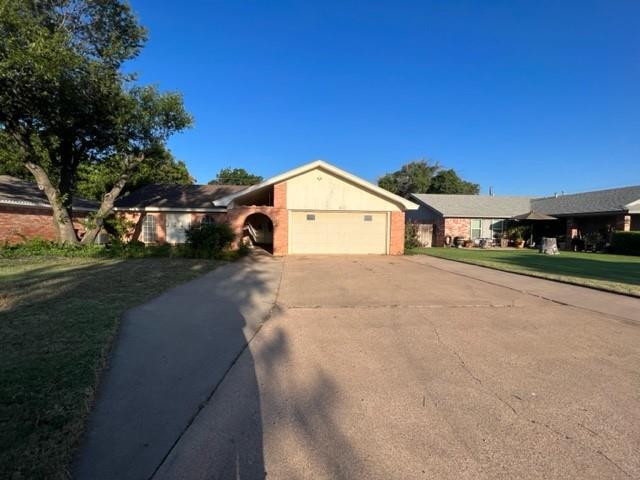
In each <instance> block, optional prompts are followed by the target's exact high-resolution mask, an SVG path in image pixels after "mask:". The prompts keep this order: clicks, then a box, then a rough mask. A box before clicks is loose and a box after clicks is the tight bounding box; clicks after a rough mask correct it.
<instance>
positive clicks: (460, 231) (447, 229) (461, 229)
mask: <svg viewBox="0 0 640 480" xmlns="http://www.w3.org/2000/svg"><path fill="white" fill-rule="evenodd" d="M447 235H449V236H450V237H451V239H452V240H453V238H455V237H464V238H471V219H470V218H445V219H444V236H447Z"/></svg>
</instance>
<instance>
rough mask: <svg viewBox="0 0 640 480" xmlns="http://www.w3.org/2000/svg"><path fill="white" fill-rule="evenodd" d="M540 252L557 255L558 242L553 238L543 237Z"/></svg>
mask: <svg viewBox="0 0 640 480" xmlns="http://www.w3.org/2000/svg"><path fill="white" fill-rule="evenodd" d="M540 253H546V254H547V255H558V253H559V252H558V244H557V243H556V239H555V238H547V237H544V238H543V239H542V243H541V244H540Z"/></svg>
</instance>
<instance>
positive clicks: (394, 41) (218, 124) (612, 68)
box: [128, 0, 640, 194]
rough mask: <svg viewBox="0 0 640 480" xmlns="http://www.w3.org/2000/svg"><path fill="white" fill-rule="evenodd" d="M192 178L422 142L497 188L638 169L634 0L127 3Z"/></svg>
mask: <svg viewBox="0 0 640 480" xmlns="http://www.w3.org/2000/svg"><path fill="white" fill-rule="evenodd" d="M131 5H132V7H133V9H134V10H135V11H136V13H137V14H138V16H139V18H140V21H141V22H142V23H143V25H145V26H146V27H147V28H148V29H149V42H148V43H147V45H146V48H145V49H144V51H143V53H142V54H141V55H140V57H139V58H137V59H136V60H135V61H133V62H132V63H131V64H130V65H129V66H128V68H129V69H132V70H136V71H138V72H139V74H140V81H141V82H143V83H157V84H158V85H159V86H160V88H161V89H164V90H178V91H180V92H182V93H183V94H184V98H185V103H186V106H187V108H188V110H189V111H190V112H191V113H192V114H193V115H194V117H195V126H194V128H192V129H191V130H189V131H187V132H185V133H183V134H181V135H178V136H176V137H174V138H172V140H171V141H170V147H171V149H172V151H173V152H174V154H175V155H176V156H177V157H178V158H180V159H182V160H184V161H186V163H187V165H188V167H189V170H190V171H191V173H192V174H193V175H194V176H195V177H196V178H197V180H198V181H199V182H202V183H204V182H206V181H208V180H209V179H211V178H212V177H214V176H215V174H216V173H217V171H218V170H219V169H220V168H222V167H227V166H231V167H244V168H246V169H248V170H249V171H252V172H254V173H257V174H260V175H263V176H265V177H268V176H270V175H273V174H276V173H279V172H282V171H284V170H287V169H289V168H293V167H295V166H298V165H300V164H302V163H306V162H308V161H311V160H314V159H324V160H326V161H328V162H331V163H333V164H335V165H337V166H339V167H341V168H344V169H346V170H348V171H350V172H352V173H355V174H357V175H360V176H362V177H363V178H365V179H367V180H371V181H375V180H376V179H377V178H378V177H379V176H380V175H382V174H384V173H385V172H388V171H393V170H396V169H397V168H398V167H400V165H402V164H403V163H406V162H408V161H410V160H414V159H420V158H423V157H428V158H431V159H433V160H436V161H438V162H440V163H441V164H443V165H444V166H446V167H450V168H455V169H456V171H458V173H459V174H461V175H462V176H463V177H464V178H465V179H468V180H471V181H474V182H477V183H480V184H481V187H482V192H483V193H486V192H487V189H488V187H489V186H490V185H491V186H493V187H494V190H495V191H496V193H498V194H552V193H553V192H556V191H561V190H564V191H566V192H574V191H583V190H589V189H595V188H607V187H615V186H623V185H630V184H640V2H638V1H636V0H628V1H624V0H615V1H609V0H602V1H599V2H594V1H589V0H582V1H576V2H573V1H568V0H566V1H539V0H535V1H534V0H531V1H517V0H504V1H488V0H476V1H463V0H451V1H445V0H442V1H434V2H431V1H419V2H399V1H389V2H376V1H366V2H349V1H339V2H338V1H336V2H333V1H329V0H324V1H318V2H308V1H291V2H280V1H264V2H251V1H244V0H242V1H225V2H213V1H205V0H202V1H186V0H183V1H180V2H174V1H168V0H131Z"/></svg>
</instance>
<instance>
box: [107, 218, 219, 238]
mask: <svg viewBox="0 0 640 480" xmlns="http://www.w3.org/2000/svg"><path fill="white" fill-rule="evenodd" d="M176 213H181V212H176ZM185 213H186V212H185ZM118 215H120V217H123V218H125V219H126V220H129V221H130V222H132V223H133V227H132V228H131V229H129V232H128V233H127V235H125V238H124V240H126V241H130V240H139V241H142V221H143V219H144V217H145V215H151V216H153V217H156V236H157V239H158V240H157V243H158V244H161V243H165V242H166V238H167V214H166V212H118ZM206 215H208V216H210V217H213V219H214V220H215V221H216V222H226V221H227V214H226V213H223V212H211V213H192V214H191V223H198V222H201V221H202V219H203V218H204V217H205V216H206Z"/></svg>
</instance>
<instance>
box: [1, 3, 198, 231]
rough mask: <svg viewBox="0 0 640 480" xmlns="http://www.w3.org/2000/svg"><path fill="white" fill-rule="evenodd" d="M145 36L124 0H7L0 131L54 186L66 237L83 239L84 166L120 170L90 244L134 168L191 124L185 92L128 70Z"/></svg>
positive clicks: (44, 183)
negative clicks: (165, 89) (79, 214)
mask: <svg viewBox="0 0 640 480" xmlns="http://www.w3.org/2000/svg"><path fill="white" fill-rule="evenodd" d="M145 39H146V32H145V30H144V29H143V28H142V27H141V26H140V25H138V23H137V21H136V19H135V17H134V15H133V13H132V12H131V10H130V8H129V6H128V4H126V3H125V2H124V1H121V0H47V1H33V0H0V134H1V135H2V136H3V138H4V139H5V140H7V141H9V142H11V145H9V146H8V147H7V148H8V149H9V150H10V151H13V152H17V157H16V158H17V159H18V161H19V162H20V163H21V164H22V165H23V166H24V167H25V168H26V169H27V170H28V171H29V172H31V174H32V175H33V176H34V177H35V180H36V182H37V183H38V185H39V186H40V187H41V188H42V189H43V191H44V193H45V194H46V195H47V197H48V199H49V202H50V204H51V206H52V208H53V217H54V223H55V225H56V228H57V231H58V238H59V240H60V241H61V242H65V243H78V242H79V239H78V238H77V237H76V234H75V232H74V229H73V224H72V222H71V218H72V210H71V208H72V200H73V195H74V194H75V193H76V190H77V175H78V170H79V169H80V168H81V166H84V165H105V166H107V165H108V166H109V168H110V169H111V170H112V173H113V177H112V178H113V183H112V184H111V185H110V187H109V188H108V190H107V191H106V192H105V193H104V195H102V198H101V203H100V207H99V208H98V211H97V212H96V214H95V217H94V219H93V224H92V226H91V228H89V230H88V231H87V233H86V234H85V236H84V237H83V238H82V242H83V243H90V242H93V241H94V240H95V237H96V236H97V234H98V232H99V231H100V228H101V226H102V223H103V221H104V218H105V217H106V216H107V215H109V213H110V212H111V211H112V209H113V202H114V201H115V199H116V198H117V196H118V195H119V194H120V193H121V192H122V190H123V189H124V187H125V185H126V184H127V182H128V181H129V180H130V178H131V176H132V175H133V174H134V172H136V171H137V170H138V169H139V168H141V167H142V166H143V165H145V164H149V162H152V161H153V158H154V155H157V154H158V152H162V151H164V145H165V143H166V141H167V139H168V137H169V136H170V135H171V134H173V133H175V132H178V131H180V130H183V129H184V128H187V127H188V126H189V125H190V124H191V117H190V115H189V114H188V113H187V112H186V111H185V109H184V106H183V102H182V97H181V96H180V95H179V94H177V93H161V92H160V91H159V90H158V89H157V88H156V87H154V86H140V85H136V84H135V83H134V82H133V81H134V77H133V76H132V75H130V74H125V73H124V72H123V71H122V65H123V63H124V62H125V61H127V60H130V59H132V58H134V57H135V56H136V55H137V54H138V53H139V51H140V49H141V48H142V45H143V44H144V41H145ZM82 168H84V167H82Z"/></svg>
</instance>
